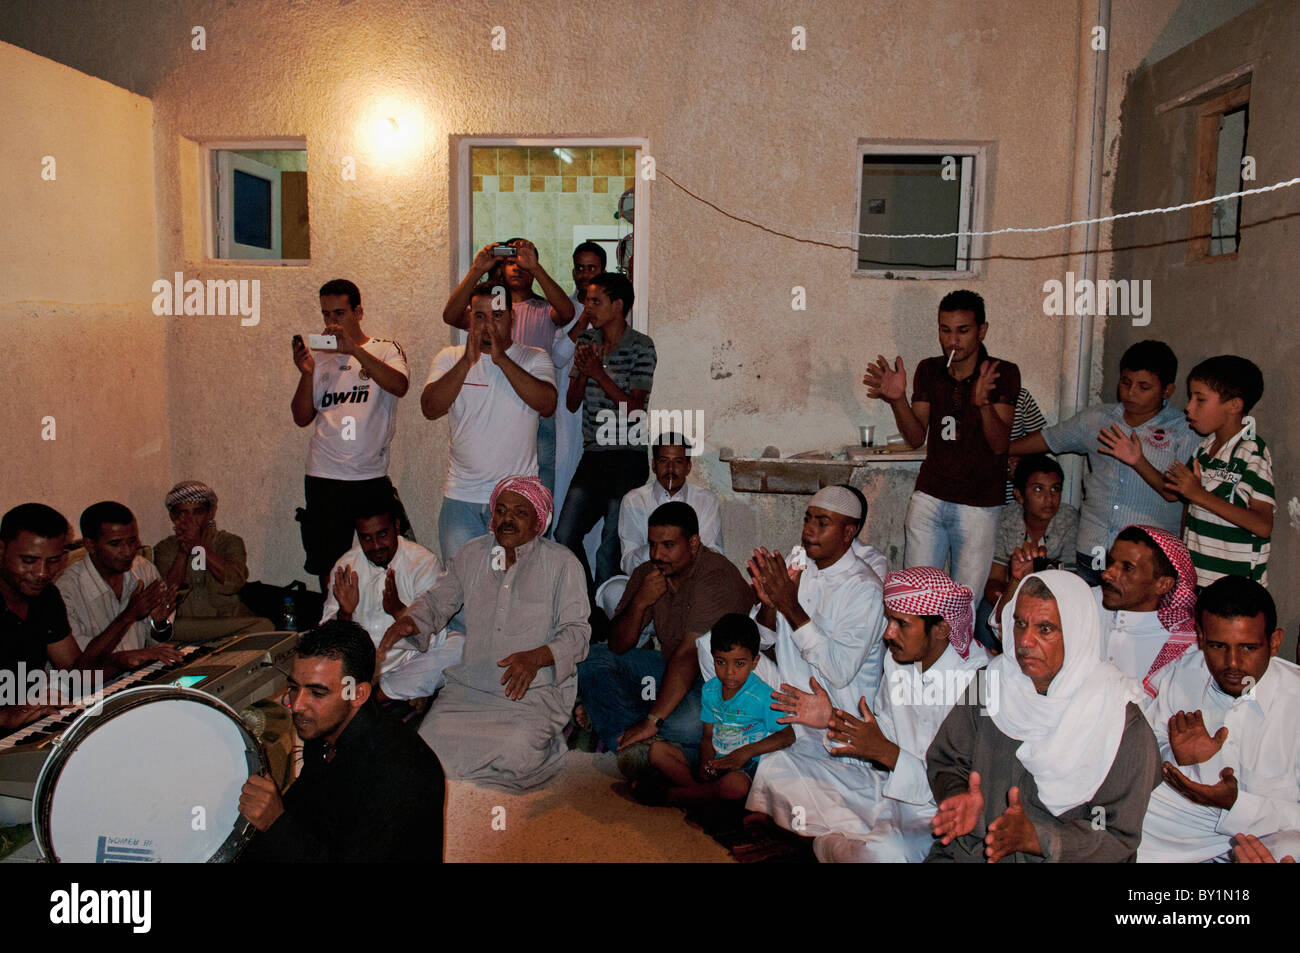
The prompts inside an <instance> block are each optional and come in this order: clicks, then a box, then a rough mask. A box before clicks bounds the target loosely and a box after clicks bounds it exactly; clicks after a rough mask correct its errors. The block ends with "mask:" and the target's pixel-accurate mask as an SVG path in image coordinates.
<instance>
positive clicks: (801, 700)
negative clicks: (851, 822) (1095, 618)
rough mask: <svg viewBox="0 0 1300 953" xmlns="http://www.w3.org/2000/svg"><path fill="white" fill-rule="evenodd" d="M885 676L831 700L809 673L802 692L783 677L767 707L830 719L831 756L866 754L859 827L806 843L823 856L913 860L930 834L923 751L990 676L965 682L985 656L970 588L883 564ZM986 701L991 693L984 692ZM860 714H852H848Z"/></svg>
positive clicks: (795, 716) (801, 719)
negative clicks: (866, 689) (858, 692)
mask: <svg viewBox="0 0 1300 953" xmlns="http://www.w3.org/2000/svg"><path fill="white" fill-rule="evenodd" d="M884 598H885V617H886V619H888V625H887V626H886V627H885V634H884V637H883V641H884V643H885V648H886V649H888V650H889V651H888V653H887V654H886V655H885V671H884V678H883V679H882V680H881V682H880V688H879V689H878V690H877V692H876V697H875V700H874V702H873V703H872V704H871V705H870V706H868V704H867V700H866V699H865V698H861V699H859V700H858V708H857V709H854V710H850V711H844V710H840V709H835V708H833V707H832V705H831V700H830V696H829V695H828V694H827V693H826V690H825V689H824V688H822V687H821V685H818V684H816V683H814V684H813V685H812V688H813V691H812V692H811V693H810V692H805V691H801V690H800V689H798V688H795V687H794V686H793V685H782V686H781V690H780V691H779V692H776V693H774V694H773V696H772V697H773V698H774V699H776V704H774V705H773V706H772V707H773V708H776V709H777V710H779V711H784V712H786V713H787V717H786V718H784V719H782V720H783V721H786V722H792V723H794V724H801V725H807V726H808V727H810V728H814V729H829V730H828V731H827V733H826V738H827V740H828V741H830V742H833V743H834V747H832V748H830V752H831V756H832V757H836V758H853V759H856V760H858V761H863V762H866V763H869V764H871V766H872V767H873V768H874V769H875V772H876V780H877V784H878V787H877V791H876V796H875V800H874V803H873V804H872V805H871V807H870V811H869V813H868V814H867V815H866V816H864V817H863V821H864V823H866V824H868V825H869V826H870V830H869V831H868V833H866V834H865V835H861V834H859V835H856V836H855V835H850V834H846V833H843V832H841V831H835V832H833V833H830V834H823V835H821V836H820V837H818V838H817V840H816V841H815V842H814V844H813V851H814V853H816V855H817V859H818V860H820V861H822V862H823V863H834V862H854V863H919V862H920V861H922V860H924V859H925V855H926V853H927V852H928V851H929V849H930V845H931V843H932V842H933V840H934V838H933V835H932V833H931V830H930V820H931V818H933V817H934V813H935V810H936V809H937V808H936V805H935V803H934V796H933V794H932V793H931V791H930V780H929V777H928V776H927V774H926V767H925V753H926V750H927V749H928V748H929V747H930V742H931V741H933V740H934V736H935V735H936V734H937V733H938V731H939V726H940V725H941V724H943V720H944V718H946V717H947V715H948V712H949V710H951V708H952V706H953V705H954V704H955V703H956V702H957V700H958V699H959V698H966V697H978V696H979V690H980V688H981V687H983V688H984V694H985V697H986V698H989V696H991V686H988V685H986V684H985V685H982V686H975V685H971V682H972V680H973V679H974V678H975V673H976V671H978V670H979V669H980V668H982V667H983V666H985V665H987V664H988V655H987V653H986V652H985V651H984V648H983V646H981V645H980V644H979V643H978V642H975V641H974V622H975V615H974V610H973V602H974V596H973V594H972V593H971V591H970V590H969V589H968V588H966V587H965V586H959V585H957V583H955V582H953V581H952V579H950V578H949V577H948V576H947V574H945V573H943V572H940V571H939V570H938V569H934V568H933V567H930V566H918V567H915V568H912V569H903V570H900V571H898V572H891V573H890V574H889V575H888V576H886V577H885V596H884ZM990 703H992V702H991V698H990ZM859 713H860V714H861V716H862V717H861V720H859V718H858V717H857V715H858V714H859Z"/></svg>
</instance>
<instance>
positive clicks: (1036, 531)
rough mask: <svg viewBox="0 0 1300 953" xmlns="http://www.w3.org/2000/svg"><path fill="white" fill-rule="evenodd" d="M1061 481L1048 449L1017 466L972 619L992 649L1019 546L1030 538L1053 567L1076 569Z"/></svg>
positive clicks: (1074, 526) (1074, 527) (1074, 525)
mask: <svg viewBox="0 0 1300 953" xmlns="http://www.w3.org/2000/svg"><path fill="white" fill-rule="evenodd" d="M1021 393H1022V394H1023V393H1024V391H1021ZM1064 485H1065V474H1064V473H1063V472H1062V470H1061V465H1060V464H1059V463H1057V462H1056V461H1055V460H1053V459H1052V458H1051V457H1049V456H1047V455H1046V454H1043V453H1036V454H1031V455H1030V456H1027V457H1025V458H1024V459H1023V460H1021V461H1020V465H1019V466H1018V467H1017V468H1016V476H1015V484H1014V490H1013V493H1014V494H1015V499H1014V501H1013V502H1011V503H1010V504H1008V505H1006V506H1003V507H1002V515H1001V516H1000V517H999V518H998V535H997V541H996V542H995V543H994V546H993V565H992V566H991V567H990V568H989V574H988V581H987V582H985V583H984V598H983V599H981V600H980V606H979V612H978V613H977V615H976V620H975V637H976V638H977V639H979V640H980V642H981V643H982V644H984V645H986V646H988V647H990V648H993V649H997V648H998V644H997V641H996V636H994V635H993V633H992V630H991V629H990V628H989V625H988V618H989V615H990V614H991V613H992V612H993V607H994V606H995V605H997V603H998V599H999V597H1001V595H1002V591H1003V590H1004V589H1005V588H1006V586H1007V564H1008V563H1009V562H1010V561H1011V553H1012V552H1013V551H1014V550H1015V549H1016V547H1017V546H1022V545H1024V544H1026V543H1028V544H1030V545H1031V546H1032V547H1033V548H1034V549H1035V550H1037V549H1038V547H1039V546H1042V547H1043V548H1044V549H1045V550H1046V551H1047V554H1046V558H1047V559H1048V560H1049V561H1050V562H1051V564H1052V568H1054V569H1062V568H1064V569H1071V570H1072V569H1073V568H1074V558H1075V549H1074V547H1075V536H1077V535H1078V532H1079V511H1078V510H1077V509H1075V508H1074V507H1073V506H1071V505H1070V504H1068V503H1066V504H1065V505H1062V504H1061V488H1062V487H1063V486H1064Z"/></svg>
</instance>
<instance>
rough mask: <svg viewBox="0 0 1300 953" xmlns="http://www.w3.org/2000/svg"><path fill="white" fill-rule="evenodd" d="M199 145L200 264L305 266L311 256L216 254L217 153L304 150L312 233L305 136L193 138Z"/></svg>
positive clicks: (309, 219)
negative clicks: (270, 256)
mask: <svg viewBox="0 0 1300 953" xmlns="http://www.w3.org/2000/svg"><path fill="white" fill-rule="evenodd" d="M191 141H193V142H194V143H195V144H196V145H197V146H198V147H199V214H200V222H201V225H202V230H203V261H202V264H203V265H241V266H243V265H289V266H295V265H296V266H299V267H303V266H307V265H310V264H312V262H313V259H312V258H220V257H218V255H217V193H216V185H217V183H216V176H215V169H216V163H217V153H218V152H227V151H242V150H249V149H258V150H268V151H286V152H290V151H292V152H298V151H301V152H307V161H308V173H307V184H308V185H307V234H308V237H309V238H310V236H311V194H312V193H311V171H310V166H311V153H310V151H309V150H308V149H307V138H306V137H305V136H281V137H278V138H276V137H271V138H258V139H194V140H191Z"/></svg>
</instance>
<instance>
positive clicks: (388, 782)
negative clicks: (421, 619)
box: [239, 619, 446, 863]
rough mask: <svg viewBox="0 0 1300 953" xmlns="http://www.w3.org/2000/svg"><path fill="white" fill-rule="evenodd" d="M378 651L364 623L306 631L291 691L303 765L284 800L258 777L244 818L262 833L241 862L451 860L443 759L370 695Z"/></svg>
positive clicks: (247, 790) (246, 795) (247, 791)
mask: <svg viewBox="0 0 1300 953" xmlns="http://www.w3.org/2000/svg"><path fill="white" fill-rule="evenodd" d="M374 667H375V646H374V643H373V642H371V640H370V636H369V635H367V634H366V630H365V629H363V628H361V626H359V625H357V624H356V623H355V622H344V621H343V620H342V619H334V620H331V621H330V622H326V623H324V624H323V625H321V626H320V627H319V628H316V629H313V630H312V631H310V632H307V633H304V635H303V637H302V639H301V641H300V642H299V643H298V648H297V649H296V650H295V653H294V660H293V670H292V671H291V673H290V675H289V687H288V690H287V694H288V702H289V710H290V712H292V714H293V725H294V728H295V729H296V730H297V732H298V737H300V738H301V739H302V740H303V742H304V745H303V766H302V770H301V772H300V773H299V774H298V779H297V780H296V781H295V782H294V783H293V786H292V787H290V788H289V791H288V793H287V794H284V795H283V796H282V795H281V793H280V789H279V788H278V787H277V786H276V783H275V782H274V781H272V780H271V779H270V778H268V777H265V776H263V775H260V774H254V775H252V776H251V777H249V779H248V781H247V782H245V784H244V787H243V790H242V791H241V792H240V796H239V813H240V814H242V815H243V816H244V817H246V818H247V819H248V820H249V821H250V822H251V823H252V824H253V826H254V827H255V828H257V830H258V831H259V833H258V834H257V835H255V837H254V839H253V842H252V844H250V845H249V847H248V849H247V850H246V851H245V852H244V854H243V855H242V857H241V858H240V859H241V860H243V861H249V862H276V863H360V862H376V863H391V862H395V861H414V862H419V863H429V862H433V863H438V862H440V861H441V860H442V833H443V831H442V805H443V798H444V797H445V794H446V783H445V781H444V778H443V773H442V766H441V765H440V764H439V763H438V758H437V756H436V755H435V754H434V753H433V752H432V751H430V750H429V748H428V746H427V745H425V744H424V743H422V742H421V741H420V739H419V737H418V736H417V735H416V734H415V732H413V731H412V730H411V729H410V728H408V727H407V726H405V725H402V724H399V723H398V722H396V721H393V720H392V719H391V718H390V717H389V716H388V715H386V714H385V713H384V712H383V711H381V710H380V709H379V708H378V706H377V705H376V704H375V702H374V700H373V699H372V697H371V690H370V674H371V672H372V671H373V670H374Z"/></svg>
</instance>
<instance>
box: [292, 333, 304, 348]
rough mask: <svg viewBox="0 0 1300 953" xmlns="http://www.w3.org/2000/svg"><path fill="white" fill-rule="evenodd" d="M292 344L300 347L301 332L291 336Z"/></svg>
mask: <svg viewBox="0 0 1300 953" xmlns="http://www.w3.org/2000/svg"><path fill="white" fill-rule="evenodd" d="M293 346H294V347H302V335H301V334H295V335H294V336H293Z"/></svg>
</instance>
